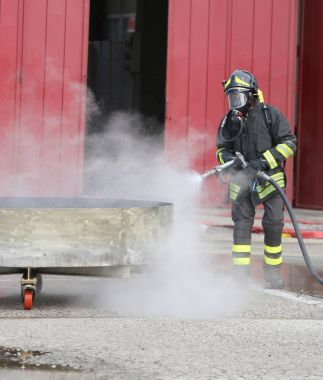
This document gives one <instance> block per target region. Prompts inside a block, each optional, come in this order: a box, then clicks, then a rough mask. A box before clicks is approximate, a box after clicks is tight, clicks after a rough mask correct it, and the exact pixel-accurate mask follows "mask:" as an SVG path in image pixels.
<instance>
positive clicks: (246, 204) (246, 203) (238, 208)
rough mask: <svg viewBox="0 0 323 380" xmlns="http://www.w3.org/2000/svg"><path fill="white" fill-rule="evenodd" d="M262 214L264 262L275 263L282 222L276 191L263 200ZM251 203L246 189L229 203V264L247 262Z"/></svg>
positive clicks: (279, 253) (279, 251)
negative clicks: (230, 252) (231, 241)
mask: <svg viewBox="0 0 323 380" xmlns="http://www.w3.org/2000/svg"><path fill="white" fill-rule="evenodd" d="M263 205H264V214H263V218H262V226H263V229H264V235H265V237H264V264H265V265H266V266H267V265H268V266H272V267H276V268H277V269H278V266H281V264H282V246H281V239H282V231H283V226H284V211H283V208H284V204H283V200H282V198H281V197H280V195H279V194H278V193H274V194H273V195H272V196H271V197H270V198H269V199H267V200H266V201H265V202H263ZM254 218H255V206H254V204H253V203H252V200H251V194H250V193H249V192H248V193H246V195H245V196H243V197H241V198H240V201H239V202H234V203H232V220H233V222H234V227H233V246H232V259H233V265H239V266H246V265H249V264H250V255H251V229H252V226H253V224H254Z"/></svg>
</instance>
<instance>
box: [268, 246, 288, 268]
mask: <svg viewBox="0 0 323 380" xmlns="http://www.w3.org/2000/svg"><path fill="white" fill-rule="evenodd" d="M264 262H265V264H267V265H280V264H281V263H282V262H283V258H282V246H281V245H278V246H275V247H272V246H269V245H265V255H264Z"/></svg>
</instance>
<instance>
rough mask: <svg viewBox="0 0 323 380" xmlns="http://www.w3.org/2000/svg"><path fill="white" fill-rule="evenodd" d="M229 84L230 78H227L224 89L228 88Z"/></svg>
mask: <svg viewBox="0 0 323 380" xmlns="http://www.w3.org/2000/svg"><path fill="white" fill-rule="evenodd" d="M230 82H231V78H229V79H228V80H227V81H226V82H225V85H224V88H227V87H228V86H229V84H230Z"/></svg>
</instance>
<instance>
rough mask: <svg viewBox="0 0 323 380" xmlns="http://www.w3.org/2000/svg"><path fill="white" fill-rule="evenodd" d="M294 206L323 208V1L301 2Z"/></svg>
mask: <svg viewBox="0 0 323 380" xmlns="http://www.w3.org/2000/svg"><path fill="white" fill-rule="evenodd" d="M302 16H303V20H302V33H301V34H302V39H301V65H300V99H299V107H298V108H299V122H298V148H299V151H298V156H297V172H296V173H297V176H296V178H297V182H296V201H295V203H296V205H297V206H298V207H305V208H313V209H320V210H323V197H322V177H321V176H320V174H321V173H322V171H323V160H322V153H321V152H322V141H323V128H322V122H321V119H322V116H321V110H322V108H323V95H322V88H323V28H322V22H321V20H322V17H323V3H322V1H320V0H313V1H303V12H302Z"/></svg>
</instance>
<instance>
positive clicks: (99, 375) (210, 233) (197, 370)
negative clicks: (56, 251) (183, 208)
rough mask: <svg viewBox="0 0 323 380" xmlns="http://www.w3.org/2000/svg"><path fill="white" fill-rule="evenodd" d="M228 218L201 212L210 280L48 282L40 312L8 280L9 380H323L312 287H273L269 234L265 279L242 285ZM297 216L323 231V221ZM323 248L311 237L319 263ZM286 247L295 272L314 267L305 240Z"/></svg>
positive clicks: (258, 245) (2, 348)
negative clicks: (307, 264)
mask: <svg viewBox="0 0 323 380" xmlns="http://www.w3.org/2000/svg"><path fill="white" fill-rule="evenodd" d="M224 211H225V212H227V210H223V209H220V210H194V212H192V213H193V214H194V218H195V220H196V226H197V228H198V229H199V249H198V250H199V255H201V257H204V258H206V261H205V262H208V265H209V271H208V272H204V271H203V270H202V269H197V268H196V266H195V263H193V265H192V267H191V266H189V267H187V266H184V267H183V270H182V272H181V273H180V272H178V273H176V272H175V273H173V272H172V271H170V272H169V271H166V272H165V271H164V272H163V271H159V272H156V271H152V272H149V271H148V273H146V272H143V273H136V274H134V275H133V277H132V278H131V279H128V280H125V279H120V280H119V279H100V278H92V277H68V276H65V277H63V276H44V278H43V289H42V292H41V294H39V295H37V298H36V302H35V305H34V308H33V309H32V310H31V311H24V310H22V305H21V300H20V288H19V281H20V276H18V275H11V276H9V275H5V276H1V277H0V300H1V304H0V319H1V324H0V326H1V334H0V379H18V378H24V379H138V380H139V379H305V378H306V379H321V378H322V372H323V360H322V359H323V357H322V356H323V355H322V344H323V300H322V299H321V298H320V297H317V296H316V297H313V296H309V295H306V294H304V292H303V291H302V289H301V286H299V289H298V290H297V289H295V290H296V291H294V292H291V291H288V290H266V289H263V287H262V282H261V270H260V269H259V268H261V267H260V266H259V262H261V259H262V244H263V243H262V241H263V235H262V234H261V233H257V234H254V235H253V255H254V261H253V267H254V268H255V270H254V276H253V280H252V281H251V282H250V283H249V284H246V283H240V282H237V281H235V280H234V279H232V278H231V277H230V275H229V272H227V270H226V269H223V268H224V267H225V266H226V264H225V263H229V261H230V250H231V243H232V241H231V234H232V229H231V228H230V226H226V225H227V224H230V217H229V216H228V215H227V214H224V213H223V212H224ZM259 213H261V210H260V211H259ZM297 214H298V217H299V218H300V219H304V220H307V218H308V220H311V221H315V220H316V221H317V222H318V224H317V226H318V228H320V223H321V221H323V217H322V215H323V214H322V213H320V212H313V213H311V212H305V211H300V212H298V211H297ZM314 217H315V218H316V219H314ZM206 221H209V223H206ZM211 222H212V223H211ZM258 222H259V219H257V223H258ZM212 224H213V225H212ZM220 224H222V226H219V225H220ZM305 225H306V223H305ZM322 243H323V240H320V239H307V240H306V244H307V246H308V249H309V251H310V252H311V255H312V257H313V259H314V260H315V263H316V264H317V265H321V264H322V262H323V260H322V258H323V249H322ZM283 245H284V257H285V262H286V267H287V266H288V264H291V268H293V267H294V266H295V264H296V266H297V267H301V268H303V269H304V265H303V260H302V256H301V254H300V251H299V248H298V245H297V242H296V239H294V238H290V237H285V238H284V242H283ZM256 258H258V259H256ZM304 270H305V269H304ZM302 276H303V277H304V278H305V277H306V276H305V274H304V275H302ZM295 281H296V284H302V286H303V285H304V282H303V281H302V278H301V277H297V276H296V280H295Z"/></svg>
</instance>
